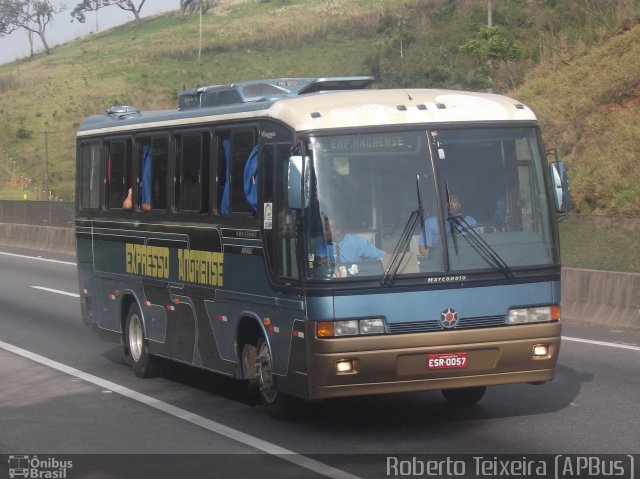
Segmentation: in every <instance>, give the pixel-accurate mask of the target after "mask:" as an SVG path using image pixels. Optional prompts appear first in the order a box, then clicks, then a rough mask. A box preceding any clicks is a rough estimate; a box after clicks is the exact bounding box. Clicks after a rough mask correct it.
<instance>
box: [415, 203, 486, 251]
mask: <svg viewBox="0 0 640 479" xmlns="http://www.w3.org/2000/svg"><path fill="white" fill-rule="evenodd" d="M449 205H450V207H451V212H450V213H449V214H450V215H451V216H459V217H461V218H462V219H463V220H464V221H465V222H466V223H467V224H468V225H471V226H473V225H475V224H477V221H476V220H475V218H473V217H472V216H462V215H461V214H460V209H461V208H462V203H461V202H460V199H459V198H458V197H457V196H456V195H454V194H451V195H449ZM425 235H426V238H425ZM439 241H440V230H439V228H438V217H437V216H435V215H434V216H430V217H429V218H427V219H426V221H425V222H424V229H423V231H421V232H420V240H419V241H418V249H419V251H420V254H421V255H422V256H429V250H430V249H431V248H432V247H433V245H435V244H437V243H438V242H439Z"/></svg>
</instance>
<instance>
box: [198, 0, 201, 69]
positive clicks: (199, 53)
mask: <svg viewBox="0 0 640 479" xmlns="http://www.w3.org/2000/svg"><path fill="white" fill-rule="evenodd" d="M201 57H202V0H200V41H199V42H198V65H201V64H202V60H201Z"/></svg>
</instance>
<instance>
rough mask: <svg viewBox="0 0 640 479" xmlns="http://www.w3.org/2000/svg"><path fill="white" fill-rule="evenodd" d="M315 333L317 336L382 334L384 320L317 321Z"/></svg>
mask: <svg viewBox="0 0 640 479" xmlns="http://www.w3.org/2000/svg"><path fill="white" fill-rule="evenodd" d="M316 333H317V335H318V337H319V338H333V337H338V336H359V335H369V334H384V321H383V320H382V318H375V319H374V318H372V319H349V320H346V321H318V323H317V325H316Z"/></svg>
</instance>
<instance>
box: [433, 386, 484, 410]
mask: <svg viewBox="0 0 640 479" xmlns="http://www.w3.org/2000/svg"><path fill="white" fill-rule="evenodd" d="M486 391H487V387H486V386H478V387H475V388H456V389H443V390H442V395H443V396H444V397H445V399H446V400H447V401H449V402H450V403H451V404H454V405H456V406H471V405H473V404H475V403H477V402H478V401H480V399H482V397H483V396H484V393H485V392H486Z"/></svg>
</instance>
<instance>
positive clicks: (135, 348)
mask: <svg viewBox="0 0 640 479" xmlns="http://www.w3.org/2000/svg"><path fill="white" fill-rule="evenodd" d="M124 334H125V355H126V356H127V359H128V360H129V362H130V363H131V368H132V369H133V372H134V373H136V376H138V377H140V378H149V377H152V376H153V375H154V374H155V372H156V359H155V358H154V357H153V356H151V355H150V354H149V347H148V345H147V340H146V338H145V335H144V327H143V323H142V315H141V313H140V308H139V307H138V305H137V304H135V303H133V304H132V305H131V306H130V307H129V314H128V315H127V320H126V321H125V326H124Z"/></svg>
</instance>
